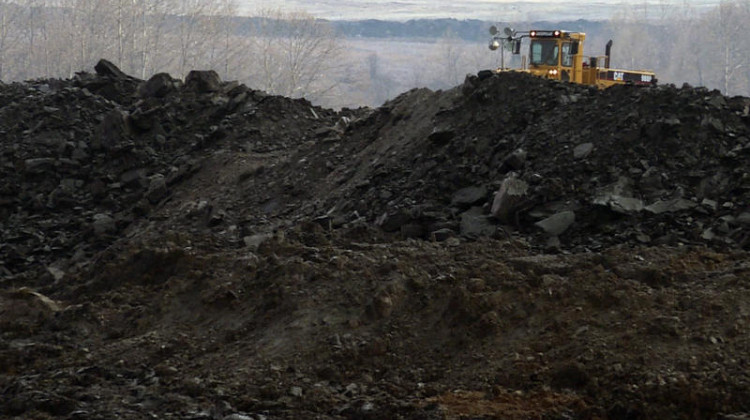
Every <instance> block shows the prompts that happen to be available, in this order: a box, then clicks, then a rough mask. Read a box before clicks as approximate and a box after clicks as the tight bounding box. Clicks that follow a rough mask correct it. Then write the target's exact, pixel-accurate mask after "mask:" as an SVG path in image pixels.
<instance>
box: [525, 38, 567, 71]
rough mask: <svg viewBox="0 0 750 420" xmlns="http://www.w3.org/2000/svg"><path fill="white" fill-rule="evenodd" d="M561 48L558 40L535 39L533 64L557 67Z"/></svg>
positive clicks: (532, 53) (532, 46)
mask: <svg viewBox="0 0 750 420" xmlns="http://www.w3.org/2000/svg"><path fill="white" fill-rule="evenodd" d="M559 55H560V48H559V47H558V46H557V40H554V39H534V40H532V41H531V64H533V65H542V66H556V65H557V64H558V57H559Z"/></svg>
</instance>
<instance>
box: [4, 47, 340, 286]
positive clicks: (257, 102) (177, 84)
mask: <svg viewBox="0 0 750 420" xmlns="http://www.w3.org/2000/svg"><path fill="white" fill-rule="evenodd" d="M331 115H333V112H332V111H328V110H322V109H319V108H315V107H312V106H311V105H310V104H309V103H308V102H307V101H304V100H291V99H286V98H280V97H273V96H269V95H266V94H265V93H263V92H260V91H254V90H251V89H249V88H247V87H246V86H244V85H240V84H237V83H226V82H222V81H221V80H220V79H219V77H218V76H217V75H216V73H215V72H213V71H194V72H192V73H190V75H189V76H188V77H187V78H186V80H185V81H184V82H183V81H181V80H176V79H173V78H172V77H171V76H169V75H167V74H158V75H156V76H154V77H153V78H151V79H150V80H148V81H142V80H138V79H135V78H133V77H130V76H128V75H125V74H123V73H122V72H121V71H120V70H119V69H118V68H117V67H115V66H114V65H113V64H111V63H109V62H107V61H104V60H103V61H101V62H100V63H99V64H97V66H96V74H89V73H80V74H77V75H76V76H75V77H74V78H72V79H70V80H38V81H31V82H28V83H23V84H19V83H14V84H9V85H5V84H2V85H0V136H1V138H2V141H1V142H0V159H2V161H1V162H2V163H1V164H0V171H1V172H0V176H2V180H3V181H2V184H1V186H0V277H2V278H4V279H6V281H7V280H9V279H10V280H12V281H13V282H14V283H17V284H24V285H33V284H36V285H39V284H49V283H52V282H55V281H60V280H61V279H62V278H63V277H64V276H65V275H66V273H67V272H69V271H70V270H73V271H75V270H77V269H80V268H81V267H82V266H85V265H87V264H89V263H90V258H91V257H92V256H93V255H94V254H95V253H96V252H98V251H99V250H101V249H104V248H106V247H107V246H109V245H110V244H111V243H113V241H115V240H116V239H118V238H120V237H121V236H122V233H123V232H124V231H125V229H126V228H127V227H128V226H130V225H132V224H133V222H134V221H136V220H147V219H148V218H149V215H150V214H151V212H152V210H153V209H154V208H156V207H158V206H159V204H160V203H162V202H164V201H165V200H168V199H169V197H170V195H171V192H172V191H173V190H174V189H175V188H178V187H179V185H180V183H181V182H183V181H184V180H185V179H187V178H189V177H190V176H191V175H192V174H194V173H195V172H196V171H198V170H200V169H201V161H202V159H203V158H204V157H205V156H206V155H210V154H211V153H213V152H214V151H215V150H216V149H217V147H215V146H216V145H217V144H224V145H230V146H228V147H233V148H235V149H243V150H261V151H266V152H268V151H274V150H286V149H287V148H291V147H293V146H295V144H297V143H299V142H301V141H304V140H305V139H306V137H313V136H314V135H313V132H314V130H316V129H319V128H320V127H325V126H329V125H331ZM307 120H309V122H307ZM289 121H292V123H289ZM299 121H305V123H304V124H300V123H299Z"/></svg>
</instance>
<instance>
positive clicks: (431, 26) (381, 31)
mask: <svg viewBox="0 0 750 420" xmlns="http://www.w3.org/2000/svg"><path fill="white" fill-rule="evenodd" d="M331 24H332V25H333V26H334V27H335V28H336V29H337V30H338V32H339V33H340V34H342V35H344V36H346V37H361V38H441V37H443V36H445V35H446V34H452V35H453V36H456V37H458V38H461V39H464V40H466V41H483V40H486V39H487V38H488V36H489V35H488V33H487V31H488V29H489V27H490V26H492V25H496V26H499V27H504V26H508V25H509V24H508V23H507V22H490V21H483V20H476V19H469V20H458V19H416V20H408V21H406V22H394V21H384V20H374V19H370V20H361V21H331ZM516 25H517V26H516V28H515V29H520V30H525V29H530V28H552V27H554V28H564V29H567V30H575V31H582V32H587V33H592V34H598V33H601V32H602V30H603V28H604V26H605V25H606V22H604V21H590V20H576V21H563V22H554V23H551V22H548V21H539V22H530V23H520V24H519V23H517V24H516ZM518 25H522V26H518Z"/></svg>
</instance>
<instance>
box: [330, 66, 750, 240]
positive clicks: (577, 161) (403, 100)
mask: <svg viewBox="0 0 750 420" xmlns="http://www.w3.org/2000/svg"><path fill="white" fill-rule="evenodd" d="M749 108H750V99H748V98H744V97H735V98H727V97H724V96H722V95H721V94H720V93H719V92H717V91H709V90H706V89H704V88H692V87H689V86H683V87H682V88H676V87H674V86H660V87H658V88H648V89H641V88H634V87H630V86H621V87H613V88H611V89H608V90H605V91H598V90H596V89H593V88H589V87H586V86H578V85H572V84H563V83H558V82H554V81H548V80H543V79H538V78H534V77H531V76H528V75H525V74H520V73H509V74H502V75H496V76H492V77H490V78H486V79H484V80H480V79H479V78H478V77H473V76H472V77H468V78H467V80H466V82H465V83H464V85H463V86H461V87H457V88H455V89H453V90H451V91H446V92H431V91H428V90H414V91H411V92H408V93H406V94H403V95H402V96H400V97H398V98H396V99H395V100H393V101H391V102H389V103H387V104H385V106H383V107H382V108H379V109H377V110H375V111H374V112H372V113H371V114H369V115H367V116H366V117H364V118H360V119H359V120H355V121H353V122H352V123H351V125H350V126H349V129H348V131H347V133H346V135H345V137H344V139H343V142H344V143H345V144H344V145H343V146H341V147H343V148H344V150H343V151H342V150H338V151H337V152H336V153H339V154H340V155H346V156H352V155H353V156H356V158H354V159H353V160H352V159H351V157H348V158H347V159H349V161H348V162H346V163H344V164H341V165H340V166H335V165H330V163H329V166H330V167H331V168H332V169H331V174H330V175H329V180H330V181H329V182H328V183H327V184H326V185H335V186H337V189H336V190H334V191H333V193H332V195H331V196H329V197H330V198H329V200H328V201H327V202H326V204H325V205H322V206H321V208H322V209H325V210H326V211H327V213H326V214H325V216H327V217H328V218H329V219H331V221H333V222H334V224H339V223H346V222H351V221H352V220H367V221H369V222H374V223H377V224H378V225H380V226H381V227H382V228H383V229H384V230H386V231H393V232H400V234H401V235H403V236H405V237H419V238H426V239H437V240H441V239H444V238H447V237H450V236H452V235H462V236H465V237H477V236H500V237H503V236H505V235H515V234H518V235H522V236H524V237H529V238H531V239H532V242H533V243H534V244H536V245H537V246H538V247H540V248H544V247H547V248H549V249H553V250H554V249H560V248H564V249H572V250H576V251H586V250H598V249H602V248H604V247H607V246H610V245H613V244H622V243H632V244H639V243H640V244H650V245H658V244H669V245H677V244H680V243H682V244H707V245H710V246H717V247H745V248H747V247H748V246H750V238H749V237H748V234H749V233H750V230H749V229H748V228H749V227H750V207H749V206H750V200H749V199H750V174H749V170H750V166H748V153H749V152H750V127H749V124H750V116H749ZM320 156H321V157H322V159H330V158H331V153H328V152H327V149H324V151H323V152H321V153H320Z"/></svg>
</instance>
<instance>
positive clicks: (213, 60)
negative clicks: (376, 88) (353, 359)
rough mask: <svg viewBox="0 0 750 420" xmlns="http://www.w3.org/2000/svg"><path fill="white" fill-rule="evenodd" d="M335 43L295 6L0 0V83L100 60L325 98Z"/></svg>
mask: <svg viewBox="0 0 750 420" xmlns="http://www.w3.org/2000/svg"><path fill="white" fill-rule="evenodd" d="M340 53H341V40H340V39H339V38H338V37H337V36H336V34H335V32H334V30H333V29H332V28H331V26H330V25H328V24H327V23H325V22H322V21H319V20H316V19H314V18H313V17H312V16H310V15H309V14H306V13H303V12H299V13H297V12H293V13H283V12H281V11H279V10H261V11H259V12H258V13H257V16H256V17H255V18H254V19H252V20H249V19H243V18H240V17H238V8H237V2H236V1H235V0H0V80H3V81H14V80H29V79H34V78H53V77H72V76H73V75H74V74H75V73H76V72H78V71H81V70H83V69H88V68H91V67H92V66H93V64H94V63H96V61H98V60H99V59H100V58H107V59H109V60H110V61H112V62H114V63H115V64H116V65H118V66H119V67H120V68H121V69H122V70H123V71H125V72H126V73H128V74H131V75H134V76H138V77H140V78H148V77H149V76H151V75H153V74H155V73H160V72H167V73H170V74H173V75H177V76H184V75H185V74H186V73H187V72H189V71H190V70H192V69H207V68H210V69H214V70H217V71H218V72H219V73H220V74H221V75H222V76H223V77H224V78H226V79H232V80H242V81H244V82H246V83H248V84H249V85H251V86H252V87H254V88H257V89H262V90H266V91H268V92H271V93H274V94H279V95H285V96H303V95H304V96H308V97H311V99H316V98H321V97H324V96H325V95H326V94H327V92H330V91H331V89H332V84H331V81H329V80H326V78H325V77H324V76H325V75H326V73H327V72H328V71H330V70H331V69H332V68H333V67H335V66H336V65H338V64H337V57H338V55H339V54H340Z"/></svg>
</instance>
